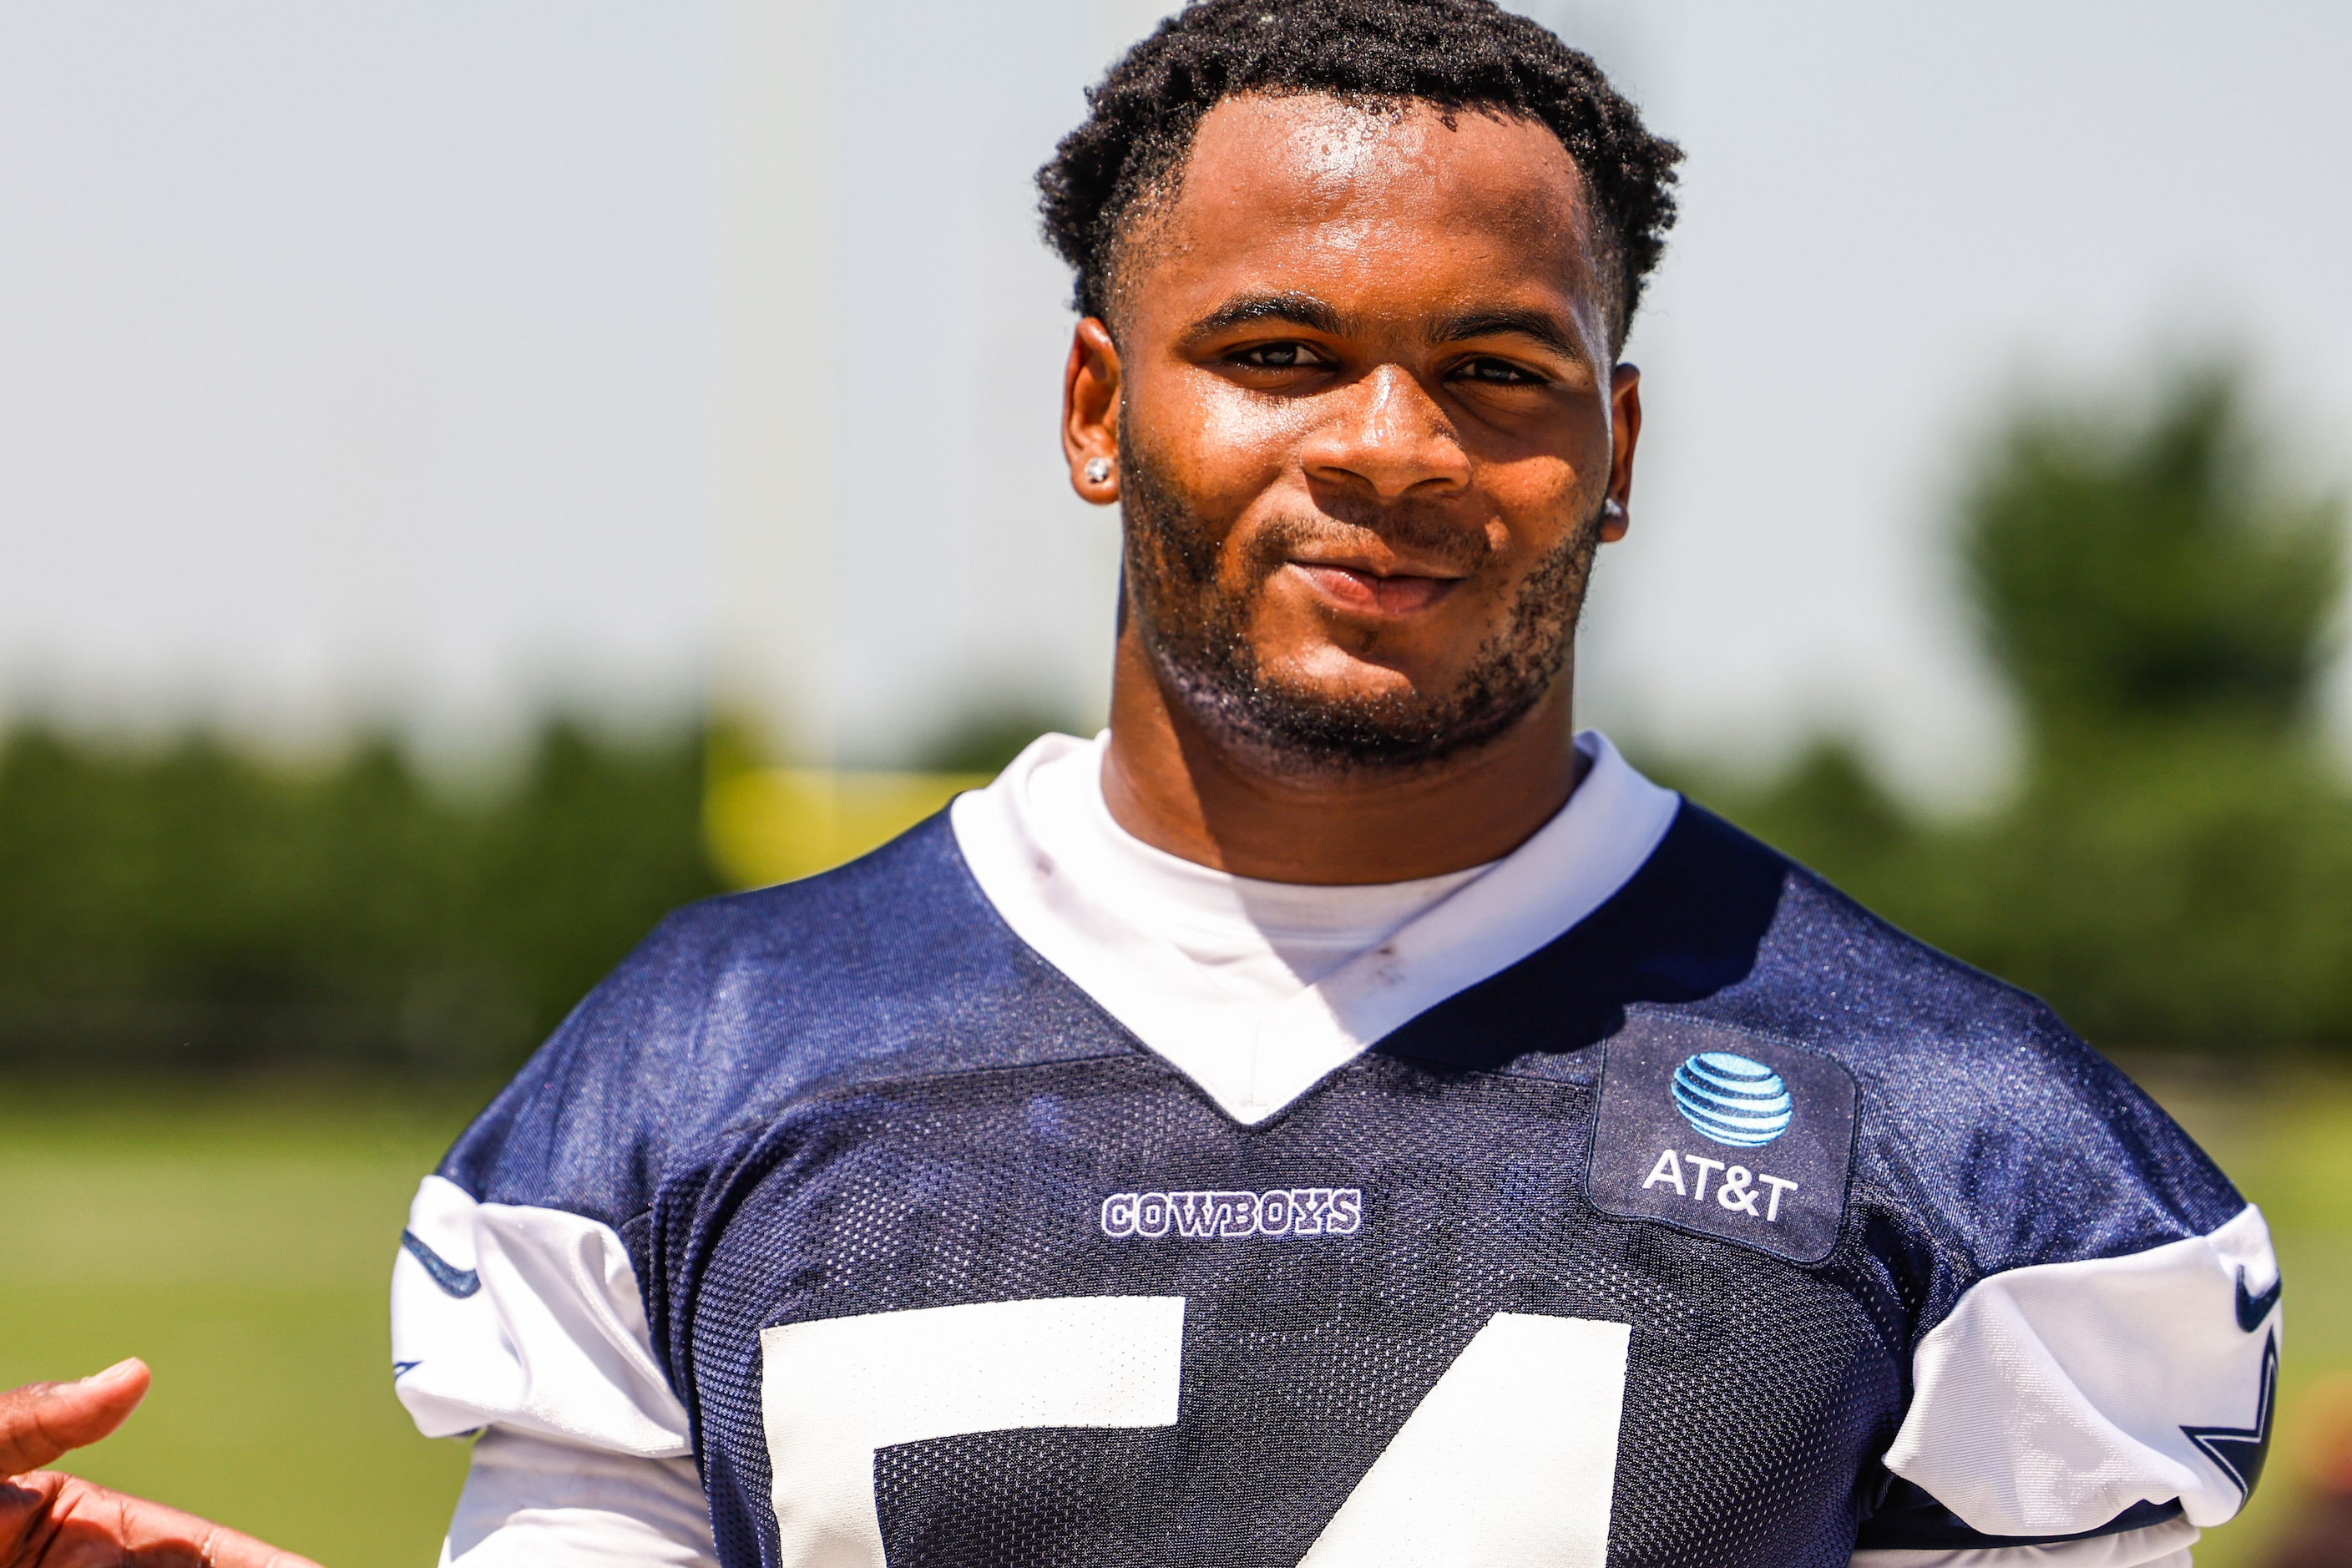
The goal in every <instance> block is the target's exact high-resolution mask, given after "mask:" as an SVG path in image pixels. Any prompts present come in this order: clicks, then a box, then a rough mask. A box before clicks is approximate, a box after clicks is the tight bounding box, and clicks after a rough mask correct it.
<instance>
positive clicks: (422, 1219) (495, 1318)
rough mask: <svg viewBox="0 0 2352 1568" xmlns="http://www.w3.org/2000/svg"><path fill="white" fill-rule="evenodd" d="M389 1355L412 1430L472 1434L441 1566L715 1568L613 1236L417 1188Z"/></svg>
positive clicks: (449, 1186)
mask: <svg viewBox="0 0 2352 1568" xmlns="http://www.w3.org/2000/svg"><path fill="white" fill-rule="evenodd" d="M392 1338H393V1367H394V1389H395V1391H396V1392H397V1393H398V1394H399V1396H400V1401H401V1403H402V1404H403V1405H404V1406H406V1407H407V1409H408V1412H409V1414H410V1415H412V1416H413V1417H414V1418H415V1421H416V1425H417V1426H418V1428H419V1429H420V1430H421V1431H423V1432H424V1433H425V1435H426V1436H436V1437H443V1436H466V1435H467V1434H471V1433H475V1432H479V1433H481V1434H482V1436H481V1440H480V1441H479V1442H478V1443H477V1444H476V1445H475V1447H474V1456H473V1465H472V1468H471V1469H470V1471H469V1472H468V1474H467V1480H466V1489H465V1491H464V1493H463V1495H462V1496H461V1497H460V1498H459V1500H458V1504H457V1517H456V1519H455V1520H454V1521H452V1522H451V1524H450V1528H449V1535H448V1540H447V1542H446V1544H445V1545H444V1547H443V1550H442V1561H443V1562H444V1563H446V1564H454V1565H458V1568H524V1565H526V1564H528V1565H529V1568H604V1565H607V1564H609V1565H611V1568H621V1565H623V1564H662V1565H665V1568H668V1565H676V1568H708V1565H711V1564H715V1563H716V1562H717V1560H718V1559H717V1555H716V1552H715V1549H714V1548H713V1546H712V1544H711V1535H710V1521H709V1505H708V1503H707V1501H706V1500H705V1498H704V1496H703V1491H702V1483H701V1481H700V1479H698V1476H697V1475H696V1473H695V1468H694V1463H693V1461H692V1460H691V1459H690V1458H688V1457H687V1455H688V1451H689V1449H688V1433H687V1416H686V1411H685V1409H684V1407H683V1406H681V1405H680V1404H679V1403H678V1400H677V1395H676V1394H673V1393H672V1392H671V1391H670V1388H669V1385H668V1384H667V1382H666V1381H665V1380H664V1378H663V1376H662V1373H661V1370H660V1367H659V1365H658V1363H656V1360H655V1357H654V1352H653V1345H652V1337H651V1334H650V1333H649V1331H648V1330H647V1327H646V1310H645V1305H644V1301H643V1299H642V1298H641V1296H640V1295H639V1292H638V1289H637V1280H636V1274H635V1269H634V1268H633V1267H632V1265H631V1264H630V1261H629V1257H628V1253H627V1250H626V1249H625V1247H623V1245H622V1242H621V1238H620V1237H619V1236H618V1235H617V1234H616V1233H615V1232H614V1230H613V1229H612V1227H611V1226H606V1225H604V1224H602V1223H600V1222H598V1221H595V1220H592V1219H588V1218H585V1217H583V1216H582V1215H573V1214H567V1213H564V1212H562V1211H561V1210H556V1209H543V1208H531V1207H527V1206H523V1205H508V1204H484V1203H478V1202H476V1201H475V1200H474V1199H473V1198H472V1197H471V1196H469V1195H468V1194H467V1193H466V1192H465V1191H464V1190H463V1189H462V1188H460V1187H458V1186H457V1184H455V1183H453V1182H449V1181H446V1180H445V1179H444V1178H442V1177H439V1176H427V1177H426V1178H425V1182H424V1184H423V1186H422V1187H421V1188H420V1189H419V1190H418V1192H417V1194H416V1201H415V1204H414V1205H412V1206H411V1208H410V1210H409V1221H408V1229H407V1231H406V1232H405V1234H404V1236H403V1237H402V1238H401V1251H400V1253H399V1255H398V1257H397V1258H396V1259H395V1261H394V1265H393V1283H392Z"/></svg>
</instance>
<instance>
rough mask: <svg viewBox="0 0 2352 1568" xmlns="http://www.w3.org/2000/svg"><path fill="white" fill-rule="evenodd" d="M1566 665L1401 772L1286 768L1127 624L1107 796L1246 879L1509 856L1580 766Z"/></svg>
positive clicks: (1314, 877)
mask: <svg viewBox="0 0 2352 1568" xmlns="http://www.w3.org/2000/svg"><path fill="white" fill-rule="evenodd" d="M1571 720H1572V714H1571V704H1570V681H1569V679H1568V678H1567V677H1566V676H1565V675H1563V676H1562V677H1561V679H1559V682H1558V683H1557V684H1556V685H1555V686H1554V687H1553V688H1552V689H1551V690H1550V691H1549V693H1547V694H1546V696H1545V697H1544V699H1543V700H1542V701H1540V702H1538V704H1537V705H1536V706H1535V707H1534V708H1533V709H1531V710H1529V711H1528V713H1527V715H1526V716H1525V717H1524V718H1522V719H1521V720H1520V721H1518V722H1517V724H1515V725H1513V726H1512V727H1511V728H1510V729H1509V730H1508V731H1505V732H1504V733H1503V734H1502V735H1500V736H1498V737H1496V739H1495V740H1493V741H1490V742H1486V743H1485V744H1483V745H1481V746H1477V747H1475V748H1472V749H1470V750H1467V751H1465V752H1458V753H1456V754H1454V755H1453V756H1449V757H1446V758H1444V759H1443V760H1442V761H1439V762H1436V763H1429V764H1425V765H1423V766H1420V767H1416V768H1412V769H1404V770H1382V769H1374V768H1361V769H1321V768H1302V767H1298V766H1297V765H1287V766H1286V765H1285V764H1284V763H1283V761H1282V759H1281V758H1279V757H1278V756H1270V755H1261V754H1258V753H1256V752H1255V751H1254V750H1252V749H1249V748H1239V747H1235V746H1234V745H1232V744H1230V743H1227V742H1225V741H1223V739H1222V738H1221V737H1220V736H1219V735H1218V734H1216V733H1215V732H1214V731H1212V730H1211V729H1209V728H1207V727H1205V726H1203V725H1202V724H1201V723H1200V722H1198V721H1197V720H1195V719H1194V718H1193V716H1192V714H1191V713H1190V712H1189V711H1187V710H1185V709H1184V708H1183V707H1182V706H1181V703H1179V702H1178V701H1176V700H1172V699H1171V697H1170V695H1169V693H1168V692H1167V690H1166V689H1164V688H1163V687H1162V685H1161V684H1160V679H1159V675H1158V672H1157V669H1156V668H1155V667H1154V666H1153V664H1152V661H1151V657H1150V654H1149V653H1148V652H1147V651H1146V650H1145V649H1144V647H1142V645H1141V643H1140V641H1139V638H1138V637H1137V636H1136V634H1135V628H1134V625H1133V623H1132V622H1131V621H1130V622H1129V626H1128V627H1127V628H1126V630H1125V631H1124V633H1123V634H1122V635H1121V636H1120V637H1119V639H1118V658H1117V663H1116V666H1115V668H1114V672H1113V676H1112V681H1111V725H1110V755H1109V758H1108V762H1107V763H1106V764H1105V766H1104V769H1103V796H1104V799H1105V801H1106V802H1107V804H1108V805H1109V807H1110V814H1111V816H1112V817H1113V819H1114V820H1116V821H1117V822H1118V825H1119V826H1121V827H1123V828H1125V829H1126V830H1127V831H1128V832H1129V833H1131V834H1133V835H1134V836H1135V837H1138V838H1140V839H1142V840H1143V841H1144V842H1145V843H1146V844H1149V845H1151V846H1152V847H1154V848H1158V849H1164V850H1166V851H1167V852H1168V853H1170V854H1171V855H1178V856H1181V857H1182V858H1185V859H1187V860H1191V861H1193V862H1195V863H1197V864H1199V865H1202V866H1209V867H1213V868H1216V869H1218V870H1221V871H1227V872H1230V873H1232V874H1233V875H1234V876H1237V877H1253V878H1257V879H1263V880H1265V881H1271V882H1307V883H1321V884H1327V885H1328V884H1341V883H1365V882H1406V881H1412V880H1414V879H1418V878H1422V877H1437V876H1443V875H1444V874H1445V873H1446V872H1448V871H1460V870H1466V869H1467V868H1470V867H1473V866H1482V865H1484V864H1486V862H1487V861H1489V860H1496V859H1500V858H1502V857H1503V856H1505V855H1507V854H1509V853H1510V852H1511V851H1512V850H1514V849H1516V848H1517V847H1519V846H1520V845H1521V844H1523V843H1525V842H1526V841H1527V840H1528V838H1529V837H1531V836H1533V834H1534V833H1535V831H1536V830H1537V829H1538V828H1539V827H1541V826H1543V825H1544V824H1545V823H1547V822H1549V821H1550V820H1551V818H1552V817H1553V816H1555V815H1556V814H1557V813H1558V812H1559V808H1560V807H1561V806H1562V805H1566V804H1567V802H1568V797H1569V795H1570V793H1571V792H1573V791H1574V789H1575V788H1576V785H1577V782H1578V780H1579V779H1580V777H1581V776H1582V773H1583V769H1584V759H1583V758H1582V757H1581V756H1580V755H1579V754H1578V752H1577V751H1576V749H1575V746H1574V744H1573V738H1574V735H1575V726H1574V724H1573V722H1572V721H1571Z"/></svg>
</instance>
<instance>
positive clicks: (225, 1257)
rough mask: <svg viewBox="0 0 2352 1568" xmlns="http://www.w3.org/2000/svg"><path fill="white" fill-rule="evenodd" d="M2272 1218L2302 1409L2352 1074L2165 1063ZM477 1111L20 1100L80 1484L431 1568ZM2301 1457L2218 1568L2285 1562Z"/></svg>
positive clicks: (17, 1292) (15, 1267)
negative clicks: (83, 1422)
mask: <svg viewBox="0 0 2352 1568" xmlns="http://www.w3.org/2000/svg"><path fill="white" fill-rule="evenodd" d="M2151 1077H2152V1080H2153V1082H2154V1084H2155V1086H2156V1088H2157V1089H2158V1092H2159V1098H2162V1099H2164V1100H2166V1101H2167V1103H2168V1104H2169V1105H2171V1106H2172V1107H2173V1109H2174V1110H2175V1112H2176V1114H2178V1115H2179V1116H2180V1117H2181V1119H2182V1120H2183V1121H2185V1122H2187V1123H2188V1124H2189V1128H2190V1130H2191V1131H2194V1132H2196V1133H2197V1135H2198V1136H2199V1137H2200V1139H2201V1140H2203V1141H2204V1142H2205V1143H2206V1145H2207V1147H2209V1148H2210V1149H2211V1150H2212V1151H2213V1152H2214V1153H2215V1154H2216V1155H2217V1156H2218V1157H2219V1158H2220V1159H2221V1162H2222V1163H2223V1165H2224V1166H2225V1167H2227V1168H2228V1169H2229V1170H2230V1171H2231V1173H2232V1174H2233V1175H2234V1176H2236V1177H2237V1178H2238V1181H2239V1184H2240V1185H2241V1186H2242V1187H2243V1188H2244V1189H2245V1190H2246V1192H2247V1193H2248V1194H2250V1195H2251V1196H2252V1197H2253V1198H2254V1199H2255V1200H2256V1201H2257V1202H2259V1203H2261V1204H2262V1205H2263V1209H2264V1210H2265V1212H2266V1213H2267V1214H2268V1215H2270V1218H2271V1223H2272V1226H2273V1229H2274V1231H2275V1232H2276V1234H2277V1237H2278V1240H2279V1246H2280V1249H2281V1251H2282V1253H2283V1254H2284V1258H2285V1264H2286V1270H2287V1279H2288V1285H2287V1298H2286V1299H2287V1303H2288V1308H2287V1310H2288V1314H2289V1319H2290V1323H2291V1332H2292V1335H2293V1337H2292V1338H2291V1339H2290V1340H2289V1342H2288V1344H2287V1353H2286V1363H2285V1366H2286V1371H2285V1384H2286V1386H2285V1393H2284V1395H2283V1399H2282V1405H2283V1416H2282V1420H2283V1422H2284V1427H2285V1429H2286V1431H2287V1432H2288V1433H2289V1434H2290V1436H2291V1435H2292V1432H2293V1430H2294V1425H2295V1421H2296V1402H2297V1399H2298V1396H2299V1395H2300V1394H2302V1392H2303V1391H2304V1390H2305V1388H2307V1387H2308V1386H2309V1384H2310V1383H2311V1381H2312V1380H2313V1378H2314V1377H2315V1376H2316V1375H2317V1374H2318V1373H2321V1372H2322V1371H2324V1370H2326V1369H2328V1368H2331V1367H2343V1366H2347V1365H2352V1078H2347V1077H2344V1076H2341V1075H2317V1074H2296V1075H2288V1074H2272V1075H2269V1076H2268V1077H2267V1078H2266V1079H2265V1080H2264V1081H2263V1082H2261V1083H2260V1084H2252V1083H2250V1082H2248V1081H2247V1080H2246V1079H2243V1078H2242V1077H2241V1078H2239V1079H2234V1080H2232V1079H2221V1078H2217V1077H2214V1076H2212V1075H2210V1074H2208V1075H2203V1076H2189V1075H2182V1074H2179V1073H2165V1072H2162V1071H2160V1070H2152V1072H2151ZM469 1110H471V1107H470V1105H467V1104H459V1103H455V1102H447V1103H440V1104H432V1103H426V1102H421V1101H415V1100H400V1099H398V1098H396V1097H386V1096H382V1095H370V1096H358V1095H341V1096H335V1095H326V1094H318V1093H311V1094H299V1093H292V1092H277V1093H267V1094H257V1093H250V1092H248V1093H245V1094H229V1093H226V1092H221V1093H210V1092H208V1093H194V1092H188V1093H176V1094H166V1093H163V1092H160V1091H150V1092H148V1093H145V1094H142V1095H140V1096H138V1097H137V1098H135V1099H134V1100H132V1101H131V1103H130V1104H129V1105H128V1106H127V1107H126V1106H122V1105H117V1104H113V1103H110V1101H109V1100H108V1099H107V1098H105V1097H102V1096H101V1095H100V1091H98V1090H96V1089H84V1090H81V1091H79V1092H78V1093H76V1094H72V1095H68V1094H66V1093H64V1092H62V1091H57V1090H31V1091H27V1090H23V1089H9V1090H6V1091H5V1092H0V1194H5V1196H6V1202H7V1205H8V1212H9V1215H10V1224H9V1232H10V1234H9V1245H8V1246H7V1247H5V1248H0V1387H7V1386H12V1385H14V1384H18V1383H23V1382H27V1381H30V1380H32V1379H34V1378H57V1377H68V1376H76V1375H79V1374H80V1373H87V1372H93V1371H96V1370H97V1369H98V1368H100V1367H101V1366H104V1365H106V1364H108V1363H110V1362H113V1361H116V1360H118V1359H120V1358H121V1357H122V1356H125V1355H131V1354H136V1355H141V1356H144V1357H145V1358H146V1359H147V1360H148V1362H149V1363H151V1364H152V1366H153V1367H154V1369H155V1387H154V1392H153V1393H152V1394H151V1395H150V1396H149V1398H148V1401H147V1404H146V1405H145V1406H144V1407H143V1408H142V1409H141V1410H140V1412H139V1413H138V1415H134V1416H133V1417H132V1418H131V1423H130V1425H129V1426H126V1427H125V1428H124V1429H123V1430H122V1432H121V1434H119V1435H118V1436H115V1437H114V1438H112V1439H110V1441H108V1442H107V1443H106V1444H104V1445H103V1446H101V1447H97V1448H94V1449H92V1450H90V1451H89V1453H88V1454H87V1455H86V1456H83V1457H82V1458H79V1460H78V1461H77V1464H76V1468H79V1470H80V1472H81V1473H83V1474H85V1475H89V1476H91V1477H93V1478H95V1479H99V1480H102V1481H104V1482H107V1483H108V1484H110V1485H113V1486H119V1487H123V1488H126V1489H131V1490H133V1491H138V1492H142V1493H146V1494H149V1495H152V1496H158V1497H162V1498H164V1499H167V1500H170V1501H172V1502H173V1503H176V1504H179V1505H181V1506H183V1507H186V1508H191V1509H194V1510H199V1511H201V1512H205V1513H208V1514H211V1515H214V1516H215V1517H217V1518H221V1519H224V1520H226V1521H230V1522H233V1523H235V1524H237V1525H238V1526H240V1527H242V1528H244V1529H247V1530H250V1531H254V1532H255V1533H257V1534H259V1535H262V1536H264V1537H266V1538H268V1539H270V1540H273V1541H276V1542H278V1543H280V1544H282V1545H285V1546H289V1547H292V1548H295V1549H297V1550H299V1551H302V1552H308V1553H309V1554H310V1555H311V1556H314V1557H316V1558H318V1559H320V1561H321V1562H324V1563H329V1564H330V1565H331V1568H378V1565H381V1568H394V1565H399V1568H421V1565H427V1564H430V1563H432V1562H433V1560H434V1553H435V1552H436V1548H437V1546H438V1543H439V1542H440V1538H441V1530H442V1526H443V1524H444V1522H445V1521H446V1520H447V1518H448V1514H449V1510H450V1507H451V1505H452V1504H453V1502H454V1501H455V1500H456V1498H457V1487H458V1484H459V1481H460V1479H462V1477H463V1474H464V1471H465V1465H466V1455H465V1449H464V1447H462V1446H461V1445H459V1444H457V1443H449V1442H440V1443H434V1442H427V1441H425V1439H423V1438H421V1437H418V1436H416V1435H415V1432H414V1430H413V1429H412V1428H411V1427H410V1426H409V1425H408V1423H407V1419H406V1417H405V1416H404V1415H403V1413H402V1412H401V1410H400V1407H399V1405H397V1404H396V1403H395V1402H394V1399H393V1396H392V1384H391V1368H390V1365H389V1359H390V1358H389V1353H388V1349H387V1345H386V1340H385V1330H384V1289H385V1282H386V1280H387V1279H388V1277H389V1274H390V1270H391V1261H392V1254H393V1248H394V1245H395V1244H396V1242H397V1240H398V1237H399V1235H400V1227H401V1221H402V1217H403V1216H404V1214H405V1213H406V1210H407V1205H408V1198H409V1194H411V1192H413V1191H414V1189H415V1184H416V1180H417V1177H418V1176H419V1175H420V1174H421V1173H423V1172H425V1170H427V1169H429V1168H430V1167H431V1165H432V1163H433V1162H434V1160H435V1159H436V1157H437V1155H438V1154H439V1152H440V1150H441V1148H442V1147H443V1145H444V1144H446V1142H447V1141H448V1140H449V1138H450V1137H451V1136H452V1135H453V1134H454V1133H455V1132H456V1131H457V1128H458V1127H459V1126H461V1125H462V1124H463V1122H464V1121H465V1120H466V1117H467V1113H468V1111H469ZM2291 1458H2292V1456H2291V1455H2282V1457H2281V1458H2278V1459H2276V1460H2274V1461H2273V1466H2272V1470H2271V1475H2272V1478H2273V1479H2272V1480H2271V1482H2270V1484H2269V1485H2268V1486H2267V1487H2266V1489H2265V1490H2264V1492H2263V1495H2262V1498H2261V1500H2259V1501H2258V1502H2257V1503H2256V1504H2255V1506H2254V1508H2253V1509H2252V1510H2251V1512H2250V1514H2249V1517H2248V1518H2247V1520H2246V1521H2244V1522H2242V1523H2241V1524H2236V1525H2232V1526H2231V1527H2230V1528H2229V1529H2227V1530H2223V1531H2219V1532H2217V1533H2215V1534H2214V1535H2211V1536H2210V1537H2208V1541H2207V1544H2206V1545H2205V1546H2204V1547H2202V1548H2200V1551H2199V1553H2198V1558H2199V1562H2200V1564H2201V1565H2202V1568H2232V1565H2245V1568H2252V1564H2253V1563H2257V1562H2258V1561H2259V1556H2260V1543H2261V1542H2262V1540H2263V1538H2265V1537H2266V1536H2267V1535H2268V1533H2269V1532H2270V1531H2272V1530H2273V1529H2274V1528H2275V1527H2276V1525H2277V1524H2278V1522H2279V1521H2281V1520H2282V1519H2283V1518H2284V1516H2285V1515H2286V1513H2287V1512H2288V1511H2289V1510H2291V1508H2292V1506H2293V1496H2292V1492H2293V1487H2292V1483H2293V1480H2294V1467H2293V1465H2292V1463H2291V1462H2290V1461H2291Z"/></svg>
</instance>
